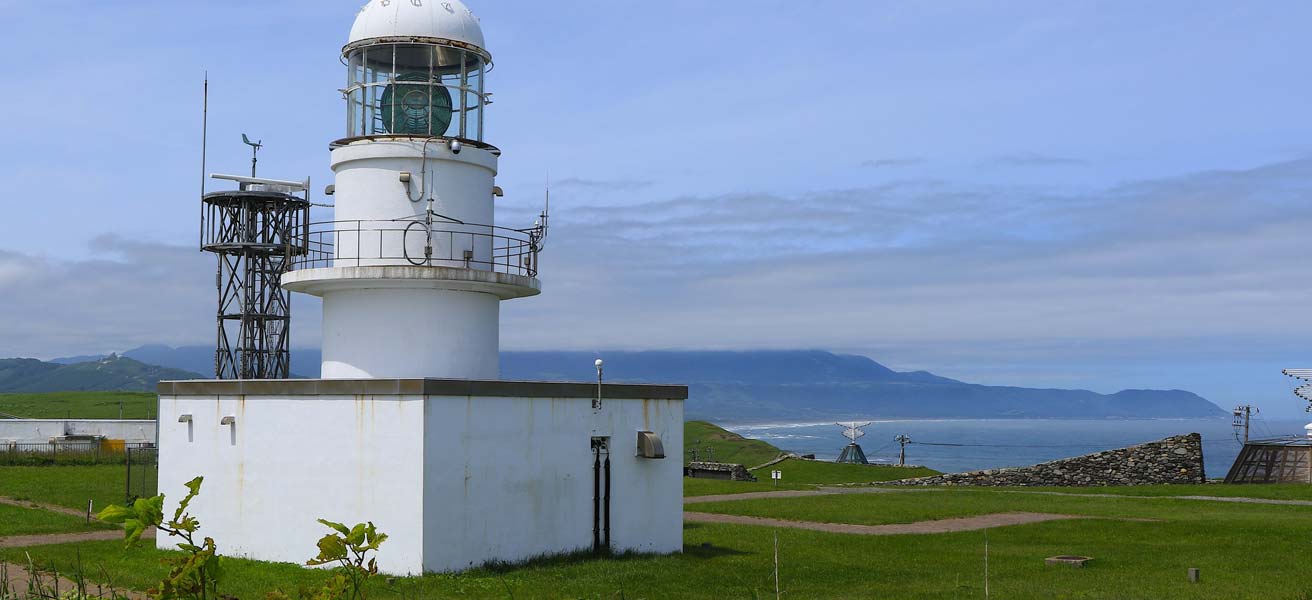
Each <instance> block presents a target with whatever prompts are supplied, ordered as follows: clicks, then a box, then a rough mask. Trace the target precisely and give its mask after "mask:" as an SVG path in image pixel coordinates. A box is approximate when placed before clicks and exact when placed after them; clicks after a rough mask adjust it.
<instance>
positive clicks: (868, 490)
mask: <svg viewBox="0 0 1312 600" xmlns="http://www.w3.org/2000/svg"><path fill="white" fill-rule="evenodd" d="M941 491H943V490H942V489H939V488H926V489H920V488H905V489H904V488H881V487H822V488H819V489H814V490H779V491H777V492H746V493H742V494H715V495H713V496H688V497H686V498H684V499H683V503H684V504H702V503H704V502H728V501H732V500H756V499H759V498H804V497H806V496H835V495H838V494H901V493H915V492H941Z"/></svg>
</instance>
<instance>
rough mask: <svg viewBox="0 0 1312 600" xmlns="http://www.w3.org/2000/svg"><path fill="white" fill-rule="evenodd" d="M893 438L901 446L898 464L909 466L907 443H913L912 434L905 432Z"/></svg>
mask: <svg viewBox="0 0 1312 600" xmlns="http://www.w3.org/2000/svg"><path fill="white" fill-rule="evenodd" d="M893 440H894V441H896V442H897V443H898V444H899V445H900V446H901V448H900V449H899V450H898V453H897V466H899V467H905V466H907V444H910V443H911V436H909V435H907V434H905V433H904V434H902V435H899V436H897V437H895V438H893Z"/></svg>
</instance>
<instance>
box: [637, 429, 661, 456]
mask: <svg viewBox="0 0 1312 600" xmlns="http://www.w3.org/2000/svg"><path fill="white" fill-rule="evenodd" d="M638 456H639V457H641V458H665V444H664V443H663V442H661V436H659V435H656V434H655V433H652V432H650V431H639V432H638Z"/></svg>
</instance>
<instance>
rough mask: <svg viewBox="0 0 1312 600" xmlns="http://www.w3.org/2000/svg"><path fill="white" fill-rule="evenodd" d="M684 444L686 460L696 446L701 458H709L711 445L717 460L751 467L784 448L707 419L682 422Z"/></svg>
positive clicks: (769, 458) (775, 454)
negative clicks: (735, 431) (733, 430)
mask: <svg viewBox="0 0 1312 600" xmlns="http://www.w3.org/2000/svg"><path fill="white" fill-rule="evenodd" d="M683 447H684V450H685V453H684V456H683V462H684V463H685V464H686V463H687V462H688V460H689V459H690V458H691V455H690V454H687V451H688V450H692V449H693V448H696V449H697V458H698V460H707V453H706V449H707V448H710V450H711V453H710V456H711V458H713V459H715V462H722V463H736V464H740V465H742V466H744V467H747V468H749V469H750V468H752V467H755V466H757V465H761V464H764V463H767V462H770V461H771V460H774V459H775V458H778V457H779V455H780V454H783V450H780V449H778V448H775V447H774V446H771V445H770V444H768V443H766V442H763V441H761V440H750V439H747V438H745V437H743V436H741V435H738V434H736V433H733V432H731V431H726V430H724V429H721V428H720V427H718V426H716V425H713V424H711V423H707V422H706V421H687V422H685V423H684V424H683Z"/></svg>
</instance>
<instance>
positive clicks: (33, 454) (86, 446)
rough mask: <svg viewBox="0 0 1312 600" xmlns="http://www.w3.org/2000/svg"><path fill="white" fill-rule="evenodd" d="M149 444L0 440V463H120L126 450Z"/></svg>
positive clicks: (130, 450) (129, 450) (148, 444)
mask: <svg viewBox="0 0 1312 600" xmlns="http://www.w3.org/2000/svg"><path fill="white" fill-rule="evenodd" d="M153 447H154V445H153V444H150V443H145V442H131V443H125V444H122V445H120V446H111V445H106V444H102V443H99V442H91V443H61V442H48V443H27V444H20V443H12V442H0V465H23V464H58V463H68V464H83V463H86V464H103V463H121V462H123V461H124V459H125V455H126V454H127V453H128V452H132V451H134V450H137V449H139V448H153Z"/></svg>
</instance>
